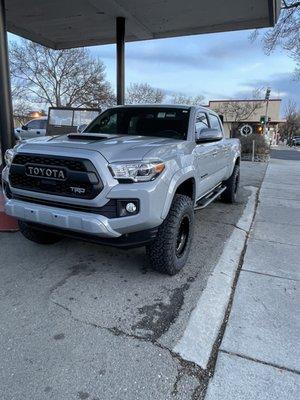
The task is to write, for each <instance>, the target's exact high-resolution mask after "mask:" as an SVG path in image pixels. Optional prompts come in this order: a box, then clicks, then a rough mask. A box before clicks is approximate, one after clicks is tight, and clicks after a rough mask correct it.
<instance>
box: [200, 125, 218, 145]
mask: <svg viewBox="0 0 300 400" xmlns="http://www.w3.org/2000/svg"><path fill="white" fill-rule="evenodd" d="M221 139H223V134H222V132H221V131H219V130H218V129H211V128H203V129H202V130H201V131H200V133H196V143H205V142H216V141H217V140H221Z"/></svg>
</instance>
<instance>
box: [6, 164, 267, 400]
mask: <svg viewBox="0 0 300 400" xmlns="http://www.w3.org/2000/svg"><path fill="white" fill-rule="evenodd" d="M265 168H266V164H263V163H250V162H243V163H242V166H241V174H242V176H241V185H242V188H241V190H240V194H239V198H238V203H237V204H235V205H228V204H223V203H221V202H216V203H213V204H212V205H210V206H209V207H208V208H206V209H204V210H202V211H199V212H198V213H197V214H196V227H195V236H194V241H193V245H192V250H191V254H190V257H189V260H188V263H187V265H186V267H185V268H184V269H183V271H182V272H181V273H180V274H178V275H176V276H174V277H169V276H165V275H161V274H159V273H157V272H153V271H152V270H151V269H150V267H149V264H148V261H147V258H146V256H145V251H144V249H143V248H140V249H134V250H129V251H126V250H120V249H114V248H109V247H104V246H99V245H94V244H88V243H82V242H78V241H73V240H70V239H64V240H63V241H62V242H60V243H57V244H55V245H51V246H41V245H37V244H34V243H31V242H29V241H27V240H26V239H24V238H23V237H22V236H21V235H20V234H19V233H14V234H12V233H6V234H4V233H2V234H0V252H1V256H0V257H1V258H0V270H1V280H0V298H1V308H0V320H1V324H0V336H1V341H0V382H1V384H0V398H1V399H5V400H19V399H22V400H29V399H30V400H32V399H39V400H44V399H57V400H58V399H64V400H71V399H72V400H73V399H74V400H76V399H81V400H83V399H89V400H104V399H112V400H114V399H122V400H126V399H130V400H135V399H149V400H150V399H151V400H154V399H160V400H161V399H165V400H167V399H200V398H201V393H202V388H203V387H204V385H205V379H206V377H205V374H204V373H203V371H202V370H201V369H200V368H199V367H197V366H196V365H193V364H192V363H187V362H185V361H184V360H182V359H181V358H180V357H179V356H178V355H176V354H174V352H173V351H172V349H173V348H174V347H175V345H176V343H177V342H178V340H179V339H180V338H181V336H182V335H183V332H184V329H185V327H186V325H187V322H188V319H189V316H190V313H191V311H192V310H193V309H194V307H195V305H196V303H197V300H198V299H199V297H200V296H201V292H202V290H203V289H204V288H205V286H206V282H207V279H208V277H209V276H210V274H211V272H212V271H213V269H214V266H215V265H216V264H217V262H218V259H219V257H220V255H221V254H222V250H223V248H224V244H225V243H226V240H227V239H228V238H229V236H230V234H231V232H232V230H233V229H234V225H235V224H236V222H237V221H238V220H239V217H240V216H241V214H242V212H243V209H244V207H245V204H246V203H247V199H248V196H249V195H250V191H249V190H248V189H246V188H245V187H243V186H256V187H259V186H260V184H261V181H262V179H263V176H264V172H265Z"/></svg>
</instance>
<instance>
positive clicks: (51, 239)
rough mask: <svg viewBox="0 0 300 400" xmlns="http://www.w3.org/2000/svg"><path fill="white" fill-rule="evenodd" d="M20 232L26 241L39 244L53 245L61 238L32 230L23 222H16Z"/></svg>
mask: <svg viewBox="0 0 300 400" xmlns="http://www.w3.org/2000/svg"><path fill="white" fill-rule="evenodd" d="M18 223H19V228H20V232H21V233H22V235H23V236H25V237H26V239H28V240H31V241H32V242H35V243H39V244H54V243H57V242H59V241H60V240H61V239H62V237H61V236H59V235H56V234H55V233H49V232H44V231H40V230H39V229H34V228H33V227H31V226H30V225H28V224H27V223H26V222H24V221H18Z"/></svg>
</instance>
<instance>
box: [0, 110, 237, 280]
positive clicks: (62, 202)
mask: <svg viewBox="0 0 300 400" xmlns="http://www.w3.org/2000/svg"><path fill="white" fill-rule="evenodd" d="M5 159H6V164H7V166H6V167H5V168H4V170H3V173H2V180H3V190H4V196H5V211H6V213H7V214H8V215H11V216H14V217H16V218H17V219H18V220H19V226H20V231H21V232H22V234H23V235H24V236H25V237H26V238H27V239H30V240H32V241H34V242H37V243H43V244H47V243H54V242H56V241H58V240H59V239H60V238H61V237H62V236H71V237H74V238H78V239H83V240H88V241H91V242H98V243H102V244H107V245H113V246H122V247H124V248H126V247H127V248H130V247H137V246H146V249H147V253H148V255H149V257H150V262H151V265H152V267H153V268H154V269H156V270H158V271H161V272H164V273H168V274H170V275H173V274H176V273H177V272H178V271H180V270H181V269H182V268H183V267H184V265H185V263H186V260H187V257H188V254H189V250H190V247H191V243H192V237H193V227H194V211H195V210H198V209H202V208H204V207H206V206H207V205H208V204H209V203H211V202H212V201H213V200H215V199H217V198H219V197H221V199H223V200H224V201H226V202H230V203H233V202H234V201H235V200H236V195H237V190H238V185H239V165H240V143H239V141H238V140H237V139H225V138H224V132H223V127H222V123H221V120H220V118H219V116H218V115H217V114H216V113H215V112H213V111H211V110H209V109H206V108H204V107H194V106H193V107H190V106H174V105H171V106H169V105H149V106H148V105H147V106H118V107H113V108H110V109H108V110H106V111H104V112H103V113H102V114H100V115H99V116H98V117H97V118H96V119H95V120H94V121H92V122H91V123H90V125H89V126H88V127H87V128H86V129H85V131H84V132H83V133H80V134H78V133H74V134H68V135H63V136H57V137H41V138H38V139H30V140H28V141H25V142H21V143H19V144H18V145H17V146H15V147H14V149H11V150H8V151H7V152H6V154H5Z"/></svg>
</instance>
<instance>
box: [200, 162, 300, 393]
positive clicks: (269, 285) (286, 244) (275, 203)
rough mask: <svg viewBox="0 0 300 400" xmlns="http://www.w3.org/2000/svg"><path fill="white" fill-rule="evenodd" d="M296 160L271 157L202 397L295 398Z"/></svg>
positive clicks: (299, 193)
mask: <svg viewBox="0 0 300 400" xmlns="http://www.w3.org/2000/svg"><path fill="white" fill-rule="evenodd" d="M299 288H300V162H299V161H290V160H288V161H287V160H279V159H272V160H271V161H270V164H269V166H268V169H267V173H266V176H265V179H264V183H263V185H262V188H261V191H260V196H259V204H258V208H257V213H256V217H255V220H254V225H253V229H252V231H251V234H250V238H249V241H248V245H247V250H246V254H245V257H244V262H243V265H242V270H241V273H240V276H239V279H238V283H237V287H236V290H235V294H234V300H233V305H232V309H231V312H230V316H229V320H228V323H227V327H226V330H225V333H224V337H223V340H222V343H221V345H220V349H219V352H218V358H217V363H216V367H215V372H214V376H213V378H212V380H211V381H210V383H209V386H208V390H207V395H206V400H219V399H222V400H225V399H230V400H242V399H245V400H252V399H253V400H264V399H272V400H276V399H278V400H282V399H284V400H292V399H293V400H294V399H296V398H299V397H300V376H299V374H300V340H299V339H300V296H299Z"/></svg>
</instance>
